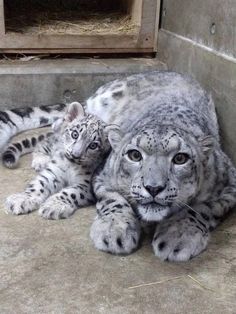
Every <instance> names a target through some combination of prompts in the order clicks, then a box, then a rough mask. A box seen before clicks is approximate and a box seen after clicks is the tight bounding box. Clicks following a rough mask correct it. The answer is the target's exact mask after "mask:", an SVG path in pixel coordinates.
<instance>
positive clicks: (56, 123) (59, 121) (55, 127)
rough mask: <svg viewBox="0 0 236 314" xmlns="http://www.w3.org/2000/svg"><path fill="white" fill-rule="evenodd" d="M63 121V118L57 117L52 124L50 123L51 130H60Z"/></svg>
mask: <svg viewBox="0 0 236 314" xmlns="http://www.w3.org/2000/svg"><path fill="white" fill-rule="evenodd" d="M63 122H64V119H63V118H58V119H57V120H55V121H54V122H53V124H52V129H53V131H54V132H56V131H60V129H61V126H62V124H63Z"/></svg>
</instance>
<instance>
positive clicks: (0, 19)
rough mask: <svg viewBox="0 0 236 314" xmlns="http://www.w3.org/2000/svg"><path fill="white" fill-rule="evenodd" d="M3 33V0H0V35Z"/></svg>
mask: <svg viewBox="0 0 236 314" xmlns="http://www.w3.org/2000/svg"><path fill="white" fill-rule="evenodd" d="M4 34H5V18H4V0H0V35H4Z"/></svg>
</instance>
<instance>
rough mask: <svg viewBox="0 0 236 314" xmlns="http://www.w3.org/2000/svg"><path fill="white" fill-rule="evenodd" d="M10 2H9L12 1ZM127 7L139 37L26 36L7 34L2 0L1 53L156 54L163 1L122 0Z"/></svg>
mask: <svg viewBox="0 0 236 314" xmlns="http://www.w3.org/2000/svg"><path fill="white" fill-rule="evenodd" d="M9 1H10V0H9ZM121 1H124V3H126V6H127V3H128V6H129V10H130V12H131V16H132V19H133V20H134V21H135V23H136V24H137V25H138V27H137V33H135V34H132V35H129V34H114V35H112V34H109V35H74V34H73V35H69V34H62V35H48V34H40V35H37V34H36V35H34V34H33V35H27V34H17V33H7V32H6V31H5V20H4V0H0V52H2V53H14V52H25V53H42V52H45V53H106V52H108V53H112V52H115V53H122V52H125V53H127V52H154V51H156V42H157V40H156V39H157V30H158V20H159V6H160V0H133V1H132V0H121Z"/></svg>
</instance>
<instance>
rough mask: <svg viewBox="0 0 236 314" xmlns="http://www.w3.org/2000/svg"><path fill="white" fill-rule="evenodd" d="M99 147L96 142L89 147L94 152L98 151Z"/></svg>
mask: <svg viewBox="0 0 236 314" xmlns="http://www.w3.org/2000/svg"><path fill="white" fill-rule="evenodd" d="M97 147H98V143H96V142H92V143H91V144H90V145H89V148H90V149H92V150H94V149H96V148H97Z"/></svg>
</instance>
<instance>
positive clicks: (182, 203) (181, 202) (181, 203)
mask: <svg viewBox="0 0 236 314" xmlns="http://www.w3.org/2000/svg"><path fill="white" fill-rule="evenodd" d="M176 201H177V202H180V204H177V205H184V206H186V207H187V208H189V209H191V210H192V211H194V212H195V213H196V214H198V215H199V212H197V211H196V210H195V209H193V208H192V207H191V206H189V205H188V204H186V203H184V202H183V201H181V200H176Z"/></svg>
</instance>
